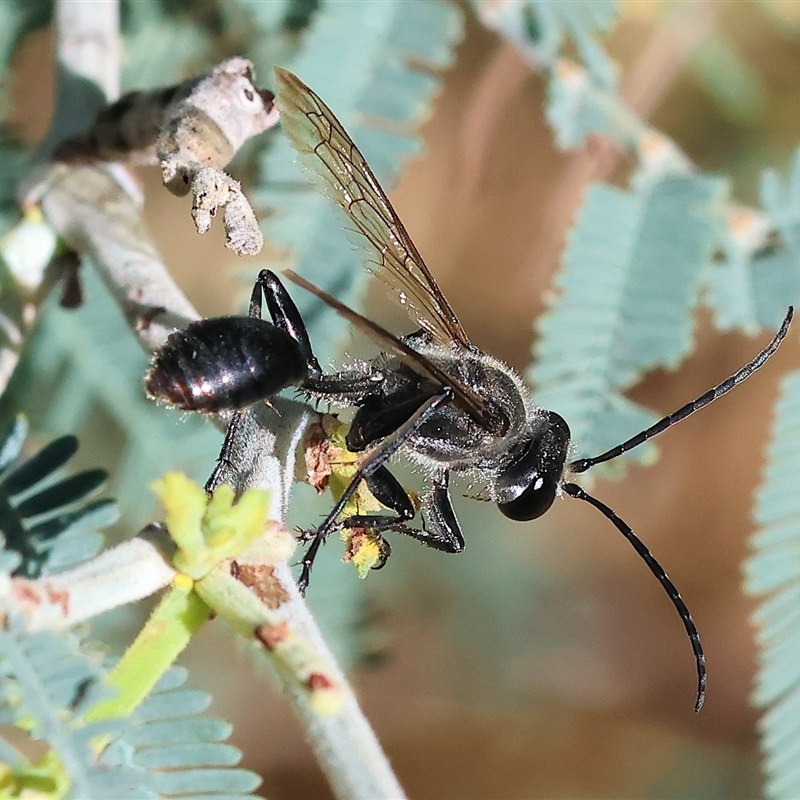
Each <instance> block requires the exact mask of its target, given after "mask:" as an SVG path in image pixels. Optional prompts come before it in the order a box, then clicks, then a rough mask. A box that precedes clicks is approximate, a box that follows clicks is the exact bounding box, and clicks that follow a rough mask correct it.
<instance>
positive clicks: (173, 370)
mask: <svg viewBox="0 0 800 800" xmlns="http://www.w3.org/2000/svg"><path fill="white" fill-rule="evenodd" d="M306 377H307V367H306V362H305V359H304V358H303V355H302V353H301V352H300V348H299V347H298V345H297V342H296V341H295V340H294V339H292V338H291V336H289V334H288V333H286V332H285V331H284V330H282V329H280V328H276V327H275V326H274V325H272V324H271V323H269V322H266V321H265V320H261V319H253V318H249V317H218V318H214V319H203V320H199V321H198V322H193V323H192V324H191V325H189V326H188V327H186V328H184V329H183V330H180V331H175V332H174V333H172V334H170V336H169V338H168V339H167V341H166V342H165V343H164V344H163V345H162V346H161V348H160V349H159V350H158V352H157V353H156V355H155V357H154V359H153V363H152V365H151V367H150V371H149V372H148V373H147V376H146V378H145V386H146V388H147V392H148V394H149V395H150V396H151V397H153V398H154V399H156V400H161V401H163V402H167V403H171V404H172V405H176V406H178V407H180V408H182V409H184V410H186V411H221V410H223V409H238V408H244V407H245V406H248V405H250V404H251V403H255V402H256V401H257V400H263V399H266V398H268V397H272V395H274V394H277V393H278V392H279V391H281V389H285V388H286V387H287V386H291V385H293V384H296V383H300V382H302V381H303V380H304V379H305V378H306Z"/></svg>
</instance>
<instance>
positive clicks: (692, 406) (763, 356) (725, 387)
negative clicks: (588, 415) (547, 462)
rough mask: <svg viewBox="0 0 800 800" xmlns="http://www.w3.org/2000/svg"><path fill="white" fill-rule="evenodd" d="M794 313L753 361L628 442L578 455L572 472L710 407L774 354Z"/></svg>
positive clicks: (612, 454) (578, 470) (788, 313)
mask: <svg viewBox="0 0 800 800" xmlns="http://www.w3.org/2000/svg"><path fill="white" fill-rule="evenodd" d="M793 316H794V306H789V310H788V311H787V312H786V316H785V317H784V318H783V323H782V324H781V327H780V330H779V331H778V332H777V333H776V334H775V336H774V338H773V339H772V341H771V342H770V343H769V344H768V345H767V346H766V347H765V348H764V349H763V350H762V351H761V352H760V353H759V354H758V355H757V356H756V357H755V358H754V359H753V360H752V361H748V362H747V364H745V365H744V366H743V367H742V368H741V369H740V370H739V371H738V372H735V373H734V374H733V375H731V376H730V378H728V379H727V380H724V381H723V382H722V383H720V384H719V385H718V386H715V387H714V388H713V389H709V391H707V392H706V393H705V394H703V395H700V397H698V398H697V400H692V402H691V403H687V404H686V405H685V406H683V407H682V408H679V409H678V410H677V411H675V412H674V413H672V414H669V415H668V416H666V417H664V418H663V419H660V420H659V421H658V422H656V423H655V425H651V426H650V427H649V428H648V429H647V430H644V431H642V432H641V433H637V434H636V436H632V437H631V438H630V439H628V440H627V441H626V442H623V443H622V444H620V445H617V446H616V447H612V448H611V450H607V451H606V452H605V453H602V454H601V455H599V456H595V457H594V458H579V459H578V460H577V461H573V462H572V463H571V464H570V465H569V469H570V471H571V472H573V473H580V472H585V471H586V470H587V469H589V467H593V466H594V465H595V464H602V463H603V462H604V461H611V459H612V458H616V457H617V456H621V455H622V454H623V453H627V452H628V451H629V450H633V448H634V447H638V446H639V445H640V444H642V443H643V442H646V441H647V440H648V439H652V438H653V437H654V436H658V434H659V433H662V432H663V431H665V430H666V429H667V428H669V427H670V426H672V425H674V424H675V423H676V422H680V421H681V420H682V419H686V417H688V416H689V415H690V414H694V412H695V411H699V410H700V409H701V408H702V407H703V406H707V405H708V404H709V403H710V402H712V401H713V400H716V399H717V398H718V397H722V395H724V394H727V393H728V392H729V391H730V390H731V389H733V387H734V386H737V385H738V384H740V383H741V382H742V381H743V380H745V379H746V378H749V377H750V376H751V375H752V374H753V373H754V372H755V371H756V370H757V369H758V368H759V367H762V366H764V364H765V363H766V361H767V359H769V358H770V356H772V355H773V354H774V353H775V351H776V350H777V349H778V347H780V344H781V342H782V341H783V340H784V339H785V338H786V334H787V333H788V331H789V324H790V323H791V321H792V317H793Z"/></svg>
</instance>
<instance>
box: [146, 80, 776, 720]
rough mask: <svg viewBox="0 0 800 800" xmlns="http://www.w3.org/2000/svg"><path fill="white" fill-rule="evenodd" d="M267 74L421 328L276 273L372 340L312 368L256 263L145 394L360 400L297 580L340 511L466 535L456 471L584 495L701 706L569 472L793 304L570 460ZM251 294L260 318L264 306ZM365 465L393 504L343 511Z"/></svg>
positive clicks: (309, 160)
mask: <svg viewBox="0 0 800 800" xmlns="http://www.w3.org/2000/svg"><path fill="white" fill-rule="evenodd" d="M276 77H277V87H278V95H277V103H278V107H279V108H280V111H281V120H282V125H283V130H284V131H285V133H286V135H287V136H288V137H289V139H290V141H291V142H292V144H293V145H294V147H295V148H296V149H297V151H298V152H299V154H300V159H301V161H302V163H303V165H304V166H305V167H306V168H308V169H309V170H310V171H311V172H312V173H313V175H314V176H315V178H316V179H317V181H318V182H319V183H321V187H322V190H323V191H324V192H325V194H327V195H328V196H329V197H330V198H331V199H332V200H333V201H334V202H335V203H336V204H337V205H338V206H339V207H340V208H341V209H342V210H343V211H344V212H345V213H346V214H347V216H348V217H349V221H350V222H351V223H352V224H353V225H354V226H355V228H354V230H353V231H352V234H353V235H354V236H355V237H356V238H357V240H358V244H359V246H360V248H361V250H362V251H363V253H364V254H365V259H364V260H365V262H366V265H367V267H368V268H369V269H370V270H371V271H372V272H374V273H375V274H376V275H377V276H378V277H379V278H381V279H382V280H383V281H384V282H385V283H387V284H388V285H389V286H390V287H391V288H392V289H394V290H395V291H396V292H397V297H398V299H399V302H400V303H401V304H402V305H403V306H404V307H405V308H406V309H407V310H408V312H409V313H410V316H411V317H412V319H413V320H414V321H415V322H416V324H418V325H419V326H420V330H418V331H417V332H415V333H412V334H411V335H409V336H405V337H402V338H396V337H395V336H393V335H392V334H390V333H389V332H387V331H386V330H384V329H383V328H381V327H380V326H379V325H377V324H375V323H374V322H371V321H369V320H367V319H366V318H364V317H362V316H361V315H360V314H357V313H356V312H355V311H352V310H351V309H349V308H347V307H346V306H344V305H342V304H341V303H340V302H339V301H337V300H336V299H335V298H333V297H331V296H329V295H327V294H326V293H325V292H323V291H321V290H320V289H317V288H316V287H314V286H312V285H311V284H309V283H307V282H306V281H304V280H303V279H302V278H300V277H299V276H297V275H294V274H293V273H287V274H288V277H290V278H291V279H292V280H293V281H294V282H295V283H297V284H299V285H301V286H303V287H304V288H306V289H308V290H309V291H311V292H313V293H314V294H316V295H317V296H318V297H319V298H321V299H322V300H323V301H325V302H326V303H327V304H329V305H330V306H332V307H333V308H334V309H336V311H338V312H339V313H340V314H342V315H343V316H344V317H345V318H347V319H348V320H350V321H351V322H352V323H353V324H354V325H355V326H356V327H358V328H360V329H361V330H362V331H364V332H366V333H367V334H368V335H369V336H370V337H371V338H372V339H373V340H374V341H376V342H377V343H378V345H379V346H380V348H381V350H382V351H383V352H382V354H381V355H380V356H378V357H377V358H376V359H374V360H373V361H371V362H363V363H361V364H358V365H356V366H354V367H351V368H349V369H347V370H344V371H341V372H335V373H330V374H326V373H323V371H322V369H321V368H320V365H319V362H318V361H317V359H316V358H315V357H314V354H313V351H312V348H311V343H310V341H309V338H308V334H307V332H306V328H305V325H304V324H303V320H302V318H301V317H300V314H299V312H298V310H297V308H296V306H295V304H294V302H293V301H292V299H291V297H290V296H289V294H288V293H287V291H286V289H285V288H284V286H283V285H282V283H281V282H280V280H279V279H278V278H277V277H276V276H275V275H274V274H273V273H272V272H269V271H267V270H263V271H262V272H261V273H260V274H259V276H258V280H257V281H256V284H255V287H254V289H253V294H252V298H251V302H250V315H249V317H223V318H219V319H207V320H201V321H199V322H195V323H192V324H191V325H189V326H188V327H187V328H186V329H185V330H182V331H177V332H175V333H173V334H172V335H171V336H170V337H169V338H168V340H167V342H166V343H165V344H164V345H163V347H161V349H160V350H159V351H158V352H157V353H156V354H155V356H154V358H153V363H152V366H151V368H150V371H149V373H148V375H147V379H146V384H147V391H148V393H149V394H150V396H151V397H153V398H155V399H157V400H161V401H166V402H169V403H172V404H174V405H177V406H179V407H180V408H183V409H187V410H192V411H221V410H241V409H244V408H245V407H246V406H248V405H250V404H252V403H255V402H257V401H259V400H263V399H268V398H269V397H271V396H272V395H274V394H275V393H277V392H279V391H281V390H282V389H285V388H287V387H289V386H296V387H299V388H300V389H301V390H302V391H303V392H305V393H307V394H308V395H309V396H311V397H312V398H315V399H318V400H324V401H329V402H331V403H334V404H337V405H342V406H354V407H355V408H356V413H355V416H354V419H353V422H352V426H351V428H350V432H349V434H348V436H347V446H348V447H349V448H350V450H352V451H353V452H357V453H363V456H361V458H360V460H359V462H358V471H357V473H356V475H355V477H354V478H353V480H352V482H351V483H350V485H349V486H348V488H347V489H346V491H345V492H344V494H343V495H342V497H341V498H340V499H339V500H338V502H337V503H336V504H335V505H334V507H333V509H331V512H330V513H329V514H328V516H327V517H326V518H325V520H324V522H323V523H322V524H321V525H320V526H319V527H318V528H317V529H316V531H313V532H310V534H309V536H308V539H309V540H310V541H311V545H310V546H309V548H308V551H307V552H306V554H305V556H304V557H303V560H302V565H303V566H302V571H301V573H300V578H299V585H300V588H301V590H305V588H306V587H307V586H308V581H309V577H310V574H311V567H312V565H313V563H314V558H315V557H316V554H317V552H318V550H319V548H320V545H321V544H322V543H323V542H324V541H325V540H326V538H327V537H328V535H329V534H330V533H331V532H333V531H335V530H338V529H340V528H342V527H347V528H367V529H371V530H372V531H374V532H375V533H376V534H380V533H381V532H389V531H395V532H399V533H403V534H406V535H409V536H412V537H413V538H415V539H417V540H418V541H420V542H422V543H423V544H426V545H428V546H429V547H433V548H435V549H437V550H443V551H445V552H447V553H458V552H460V551H461V550H463V549H464V538H463V536H462V534H461V528H460V526H459V523H458V520H457V519H456V516H455V514H454V512H453V506H452V504H451V501H450V494H449V490H448V483H449V477H450V473H451V472H455V473H458V474H460V475H465V476H466V477H467V478H469V479H470V483H471V484H472V485H473V486H474V485H479V486H482V487H483V490H482V497H484V498H485V499H488V500H491V501H493V502H495V503H497V506H498V508H499V509H500V511H501V512H502V513H503V514H504V515H505V516H506V517H509V518H511V519H513V520H520V521H527V520H532V519H536V518H537V517H540V516H541V515H542V514H544V513H545V512H546V511H547V510H548V509H549V508H550V506H551V505H552V503H553V501H554V500H555V498H556V497H557V496H558V495H560V494H562V493H565V494H568V495H570V496H572V497H577V498H578V499H580V500H585V501H586V502H588V503H590V504H591V505H593V506H594V507H595V508H597V509H598V510H599V511H600V512H601V513H602V514H603V515H604V516H606V517H607V518H608V519H609V520H611V522H612V523H613V524H614V525H615V526H616V528H617V529H618V530H619V531H620V532H621V533H622V534H623V535H624V536H625V538H626V539H627V540H628V541H629V542H630V543H631V544H632V545H633V547H634V548H635V549H636V552H637V553H638V554H639V555H640V556H641V557H642V558H643V559H644V561H645V563H646V564H647V566H648V567H649V568H650V570H651V572H652V573H653V574H654V575H655V576H656V578H657V579H658V581H659V582H660V583H661V585H662V587H663V588H664V590H665V591H666V592H667V594H668V595H669V598H670V600H671V601H672V603H673V605H674V606H675V608H676V609H677V611H678V613H679V614H680V617H681V620H682V621H683V624H684V626H685V627H686V631H687V633H688V635H689V639H690V641H691V644H692V649H693V651H694V656H695V661H696V665H697V676H698V688H697V701H696V703H695V710H699V709H700V707H701V705H702V703H703V699H704V696H705V686H706V668H705V656H704V655H703V649H702V646H701V644H700V637H699V635H698V632H697V628H696V627H695V624H694V622H693V620H692V617H691V615H690V613H689V609H688V608H687V607H686V604H685V603H684V601H683V599H682V598H681V596H680V594H679V593H678V590H677V589H676V588H675V586H674V584H673V583H672V581H671V580H670V579H669V578H668V577H667V575H666V573H665V572H664V570H663V569H662V568H661V566H660V564H659V563H658V562H657V561H656V560H655V558H653V556H652V555H651V554H650V552H649V550H648V549H647V548H646V547H645V546H644V544H643V543H642V542H641V541H640V540H639V538H638V537H637V536H636V535H635V534H634V532H633V531H632V530H631V528H630V527H629V526H628V525H626V524H625V522H623V521H622V520H621V519H620V518H619V517H618V516H617V515H616V514H615V513H614V512H613V511H612V510H611V509H610V508H609V507H608V506H606V505H605V504H603V503H602V502H600V501H599V500H597V499H595V498H594V497H592V496H591V495H589V494H587V493H586V492H585V491H584V490H583V489H582V488H581V487H580V486H578V485H577V484H575V483H572V482H570V481H569V478H570V477H571V476H573V475H576V474H578V473H581V472H584V471H585V470H587V469H589V467H592V466H594V465H595V464H599V463H602V462H604V461H609V460H611V459H613V458H616V457H617V456H619V455H621V454H622V453H625V452H627V451H629V450H631V449H632V448H634V447H636V446H637V445H640V444H642V442H645V441H646V440H648V439H650V438H652V437H653V436H656V435H657V434H659V433H661V432H662V431H664V430H666V429H667V428H668V427H669V426H670V425H674V424H675V423H676V422H678V421H680V420H682V419H684V418H685V417H687V416H689V414H692V413H693V412H695V411H697V410H698V409H699V408H702V407H703V406H705V405H707V404H708V403H710V402H711V401H712V400H715V399H716V398H718V397H721V396H722V395H723V394H725V393H726V392H728V391H730V390H731V389H732V388H733V387H734V386H736V385H737V384H738V383H740V382H741V381H743V380H744V379H745V378H747V377H748V376H749V375H751V374H752V373H753V372H755V370H757V369H758V368H759V367H760V366H761V365H762V364H764V362H765V361H766V360H767V359H768V358H769V357H770V356H771V355H772V354H773V353H774V352H775V351H776V350H777V348H778V346H779V345H780V343H781V341H782V340H783V338H784V337H785V336H786V332H787V330H788V327H789V323H790V321H791V318H792V309H791V308H790V309H789V311H788V313H787V314H786V318H785V319H784V321H783V324H782V325H781V328H780V330H779V331H778V333H777V335H776V336H775V338H774V339H773V340H772V342H770V344H769V345H767V347H766V348H764V350H762V351H761V352H760V353H759V354H758V355H757V356H756V357H755V358H754V359H753V360H752V361H750V362H749V363H748V364H746V365H745V366H744V367H742V368H741V369H740V370H739V371H738V372H737V373H736V374H734V375H732V376H731V377H730V378H728V380H726V381H724V382H723V383H721V384H720V385H719V386H716V387H715V388H713V389H711V390H710V391H708V392H706V393H705V394H703V395H702V396H701V397H699V398H697V400H694V401H693V402H691V403H688V404H687V405H685V406H683V408H680V409H679V410H678V411H676V412H675V413H674V414H670V415H669V416H667V417H665V418H664V419H662V420H661V421H659V422H657V423H656V424H655V425H653V426H651V427H650V428H648V429H647V430H645V431H642V432H641V433H638V434H637V435H636V436H633V437H632V438H630V439H628V441H626V442H623V443H622V444H621V445H618V446H617V447H614V448H612V449H611V450H609V451H607V452H605V453H602V454H601V455H599V456H595V457H594V458H581V459H578V460H576V461H570V462H567V457H568V453H569V447H570V431H569V427H568V426H567V423H566V422H565V421H564V420H563V419H562V418H561V417H560V416H559V415H558V414H556V413H555V412H553V411H547V410H545V409H543V408H539V407H538V406H536V405H535V404H534V403H533V401H532V400H531V398H530V396H529V393H528V391H527V389H526V387H525V385H524V384H523V382H522V379H521V378H520V377H519V376H518V375H517V374H516V373H515V372H514V371H513V370H512V369H511V368H509V367H508V366H507V365H505V364H503V363H502V362H500V361H498V360H497V359H495V358H492V357H491V356H489V355H487V354H486V353H482V352H481V351H480V350H478V349H477V348H476V347H475V346H474V345H473V344H472V343H471V342H470V341H469V339H468V338H467V335H466V334H465V332H464V329H463V328H462V327H461V323H460V322H459V321H458V318H457V317H456V315H455V313H454V312H453V309H452V308H451V307H450V304H449V303H448V302H447V300H446V298H445V297H444V295H443V294H442V292H441V291H440V290H439V287H438V286H437V285H436V281H435V280H434V278H433V276H432V275H431V273H430V272H429V270H428V268H427V266H426V265H425V262H424V261H423V260H422V257H421V256H420V254H419V253H418V252H417V249H416V247H415V246H414V244H413V242H412V241H411V239H410V238H409V236H408V234H407V233H406V231H405V228H404V227H403V225H402V223H401V222H400V220H399V219H398V217H397V214H396V213H395V211H394V209H393V208H392V205H391V203H390V202H389V200H388V198H387V197H386V195H385V194H384V192H383V190H382V189H381V187H380V186H379V185H378V182H377V181H376V179H375V176H374V175H373V174H372V172H371V170H370V168H369V167H368V166H367V164H366V162H365V161H364V158H363V156H362V155H361V153H360V152H359V150H358V148H357V147H356V146H355V144H354V143H353V141H352V140H351V139H350V137H349V136H348V135H347V133H346V132H345V130H344V128H342V126H341V125H340V123H339V121H338V120H337V119H336V117H335V116H334V115H333V113H332V112H331V110H330V109H329V108H328V107H327V106H326V105H325V104H324V103H323V102H322V100H320V98H319V97H317V95H315V94H314V92H312V91H311V89H309V88H308V87H307V86H306V85H305V84H304V83H303V82H302V81H300V80H299V79H298V78H297V77H296V76H294V75H292V74H291V73H289V72H287V71H285V70H281V69H277V70H276ZM262 298H265V299H266V302H267V308H268V309H269V314H270V317H271V319H272V322H271V323H269V322H266V321H265V320H262V319H261V304H262ZM239 413H240V414H241V411H240V412H239ZM238 418H239V415H238V414H237V415H235V416H234V418H233V420H232V422H231V425H230V427H229V429H228V436H227V437H226V444H225V445H223V453H222V456H221V458H225V455H226V448H228V447H229V446H230V442H231V438H232V436H233V435H234V432H235V429H236V425H237V420H238ZM399 450H402V452H403V453H404V454H405V455H406V456H408V457H409V458H410V459H411V460H412V461H413V462H415V463H416V464H418V465H419V466H420V467H422V468H423V470H424V471H425V472H426V473H427V474H428V475H429V478H430V483H431V486H430V487H429V489H428V491H426V492H424V493H423V495H422V506H421V516H422V528H421V529H418V528H413V527H411V526H410V525H409V523H410V521H411V520H412V519H413V517H414V516H415V509H414V506H413V505H412V503H411V500H410V499H409V496H408V494H407V493H406V491H405V490H404V489H403V487H402V486H401V485H400V483H399V482H398V480H397V479H396V478H395V477H394V476H393V475H392V473H391V472H390V471H389V470H388V469H387V467H386V462H387V460H388V459H389V458H390V457H391V456H392V455H394V454H395V453H396V452H398V451H399ZM361 481H364V482H366V484H367V486H368V488H369V489H370V490H371V492H372V493H373V494H374V495H375V497H376V498H377V499H378V500H379V501H380V502H381V503H382V504H383V505H384V506H386V507H387V508H388V509H389V510H390V511H391V512H393V514H392V515H391V516H381V515H372V514H370V515H357V516H352V517H349V518H347V519H345V520H340V519H339V517H340V515H341V512H342V509H343V508H344V506H345V504H346V503H347V501H348V500H349V499H350V498H351V497H352V496H353V494H354V493H355V491H356V489H357V487H358V485H359V484H360V483H361Z"/></svg>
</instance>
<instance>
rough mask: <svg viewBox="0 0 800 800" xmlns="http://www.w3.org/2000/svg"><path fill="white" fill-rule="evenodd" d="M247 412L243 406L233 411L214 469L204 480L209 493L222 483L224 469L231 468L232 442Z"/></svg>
mask: <svg viewBox="0 0 800 800" xmlns="http://www.w3.org/2000/svg"><path fill="white" fill-rule="evenodd" d="M246 413H247V409H246V408H243V409H241V410H240V411H234V413H233V415H232V416H231V418H230V421H229V422H228V427H227V429H226V430H225V439H224V441H223V442H222V448H221V449H220V451H219V455H218V456H217V463H216V464H214V469H213V471H212V472H211V475H210V476H209V478H208V480H207V481H206V485H205V487H204V488H205V490H206V493H208V494H211V493H212V492H213V491H214V489H216V488H217V487H218V486H219V485H220V484H221V483H224V481H223V480H222V473H223V471H224V470H225V469H232V468H233V461H232V460H231V453H232V452H233V443H234V441H235V440H236V436H237V435H238V433H239V428H240V427H241V425H242V422H243V420H244V415H245V414H246Z"/></svg>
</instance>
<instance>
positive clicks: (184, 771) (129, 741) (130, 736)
mask: <svg viewBox="0 0 800 800" xmlns="http://www.w3.org/2000/svg"><path fill="white" fill-rule="evenodd" d="M186 677H187V672H186V670H185V669H180V668H177V667H176V668H173V669H171V670H169V672H167V673H166V674H165V675H164V677H163V678H162V679H161V680H160V681H159V682H158V684H157V685H156V686H155V688H154V689H153V691H152V693H151V694H150V696H149V697H148V698H147V699H146V700H145V701H144V702H143V703H142V704H141V705H140V706H139V708H137V709H136V711H135V712H134V714H133V716H132V718H131V720H130V726H129V727H128V728H127V729H126V731H125V733H124V734H123V735H122V736H120V737H119V738H118V739H117V740H116V741H115V742H113V743H112V744H111V745H110V746H109V747H108V748H106V750H105V752H104V753H103V756H102V759H101V761H102V764H103V765H104V766H107V767H110V768H113V769H125V770H129V771H131V772H132V773H134V774H136V775H137V776H138V778H139V782H140V784H141V785H142V786H143V787H147V788H148V789H149V790H150V791H151V792H153V793H155V794H154V796H157V797H164V798H168V797H178V796H184V795H187V794H189V795H191V796H192V797H198V798H203V797H208V798H219V797H226V798H231V800H235V799H236V798H239V797H250V796H251V793H252V792H253V791H254V790H255V789H256V788H257V787H258V785H259V784H260V783H261V779H260V778H259V776H258V775H256V773H254V772H251V771H250V770H246V769H239V768H237V767H236V766H235V765H236V764H238V763H239V761H240V760H241V757H242V754H241V752H240V751H239V750H238V749H237V748H236V747H233V746H232V745H229V744H225V740H226V739H227V738H228V737H229V736H230V734H231V730H232V727H231V725H230V724H229V723H227V722H223V721H222V720H219V719H215V718H214V717H209V716H206V715H205V714H204V713H203V712H204V711H205V710H206V709H207V708H208V707H209V705H210V704H211V698H210V697H209V696H208V695H207V694H206V693H205V692H198V691H191V690H188V689H184V688H182V687H183V684H184V682H185V681H186Z"/></svg>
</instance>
